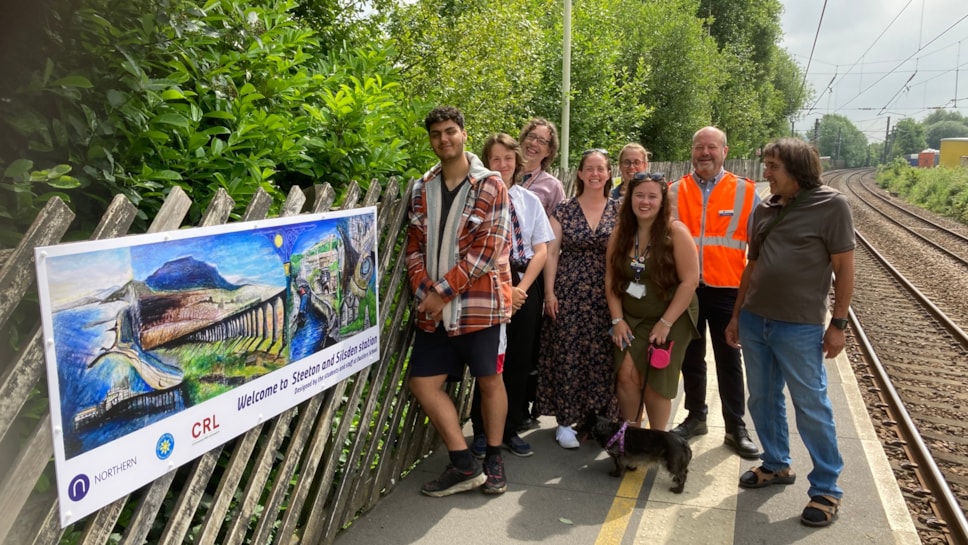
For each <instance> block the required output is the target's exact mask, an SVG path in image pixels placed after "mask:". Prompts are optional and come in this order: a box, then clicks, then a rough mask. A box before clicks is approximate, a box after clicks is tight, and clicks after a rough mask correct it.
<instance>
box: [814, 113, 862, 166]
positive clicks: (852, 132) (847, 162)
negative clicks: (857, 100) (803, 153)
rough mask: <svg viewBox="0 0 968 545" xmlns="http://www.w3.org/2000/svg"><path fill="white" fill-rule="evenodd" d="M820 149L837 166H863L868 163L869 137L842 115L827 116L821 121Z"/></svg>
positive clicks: (821, 153)
mask: <svg viewBox="0 0 968 545" xmlns="http://www.w3.org/2000/svg"><path fill="white" fill-rule="evenodd" d="M818 149H819V150H820V155H826V156H829V157H830V158H831V159H832V160H833V161H834V162H835V164H836V165H840V164H843V166H845V167H847V168H851V167H858V166H863V165H865V164H866V163H867V161H868V155H867V154H868V151H867V137H866V136H864V133H862V132H861V131H860V130H859V129H858V128H857V127H856V126H854V124H853V123H851V122H850V120H849V119H847V118H846V117H844V116H842V115H825V116H823V118H822V119H821V120H820V131H819V142H818Z"/></svg>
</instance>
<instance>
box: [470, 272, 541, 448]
mask: <svg viewBox="0 0 968 545" xmlns="http://www.w3.org/2000/svg"><path fill="white" fill-rule="evenodd" d="M541 291H542V290H541V289H540V284H539V283H538V282H537V281H536V282H535V283H534V284H532V285H531V287H530V288H529V289H528V299H527V300H526V301H525V302H524V305H523V306H522V307H521V309H520V310H518V311H517V312H515V313H514V316H512V317H511V323H509V324H508V325H507V328H506V332H507V343H508V344H507V349H506V351H505V353H504V389H505V390H507V394H508V417H507V420H506V421H505V423H504V439H507V438H508V437H510V436H511V435H513V434H514V433H515V432H516V430H517V429H518V426H520V425H521V421H522V420H523V419H524V417H525V414H526V413H525V411H526V407H527V389H528V375H530V374H531V371H532V370H533V369H534V368H535V365H536V360H537V357H538V352H537V349H536V346H535V344H534V338H535V337H536V336H537V335H538V332H540V331H541V310H542V307H543V306H544V303H543V301H542V300H541V299H542V297H541ZM471 424H472V425H473V427H474V434H475V435H477V434H480V433H484V419H483V418H482V416H481V390H480V387H479V386H478V385H477V383H476V382H475V383H474V398H473V399H472V400H471Z"/></svg>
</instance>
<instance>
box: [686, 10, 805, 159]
mask: <svg viewBox="0 0 968 545" xmlns="http://www.w3.org/2000/svg"><path fill="white" fill-rule="evenodd" d="M782 9H783V8H782V5H781V4H780V2H779V0H765V1H762V2H735V1H732V0H703V1H702V2H700V3H699V7H698V11H697V16H699V17H702V18H706V20H707V21H708V25H709V32H710V35H711V36H713V37H714V38H715V39H716V42H717V43H718V45H719V49H720V53H721V54H722V57H723V59H722V61H721V62H722V66H723V68H724V69H723V73H722V77H721V78H720V80H719V82H720V83H719V87H718V93H717V96H716V98H715V100H714V102H713V105H714V112H713V120H714V122H715V123H716V124H717V125H718V126H720V128H722V129H724V130H725V131H726V132H727V134H728V136H729V141H730V150H731V154H733V155H734V156H745V157H749V156H752V153H753V151H754V150H755V149H756V148H758V147H759V146H761V145H762V143H763V142H765V141H766V140H768V139H769V137H771V136H775V135H779V134H786V133H787V132H788V128H787V127H788V122H787V119H788V118H789V117H790V116H791V115H793V114H794V113H795V112H796V111H797V110H798V109H799V108H800V107H801V106H802V105H803V103H804V101H805V100H806V97H805V96H804V93H802V92H801V90H800V88H799V84H798V83H797V82H798V80H799V79H800V78H798V77H797V76H798V75H799V73H800V71H799V69H798V67H797V65H796V64H795V63H793V62H792V60H791V59H790V57H789V56H788V55H784V54H783V53H781V51H780V50H779V48H778V46H777V42H778V41H779V37H780V35H781V27H780V14H781V12H782Z"/></svg>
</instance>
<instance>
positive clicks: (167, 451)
mask: <svg viewBox="0 0 968 545" xmlns="http://www.w3.org/2000/svg"><path fill="white" fill-rule="evenodd" d="M174 450H175V438H174V437H173V436H172V435H171V434H170V433H166V434H164V435H162V436H161V437H159V438H158V444H157V445H155V455H156V456H158V459H159V460H166V459H168V457H169V456H171V453H172V452H173V451H174Z"/></svg>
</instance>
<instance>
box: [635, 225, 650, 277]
mask: <svg viewBox="0 0 968 545" xmlns="http://www.w3.org/2000/svg"><path fill="white" fill-rule="evenodd" d="M650 249H652V242H651V241H649V244H648V245H646V247H645V253H644V254H642V255H639V234H638V232H636V233H635V257H633V258H632V265H631V267H632V273H633V274H634V275H635V283H636V284H638V283H639V279H640V278H641V277H642V273H643V272H645V259H646V258H647V257H649V250H650Z"/></svg>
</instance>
